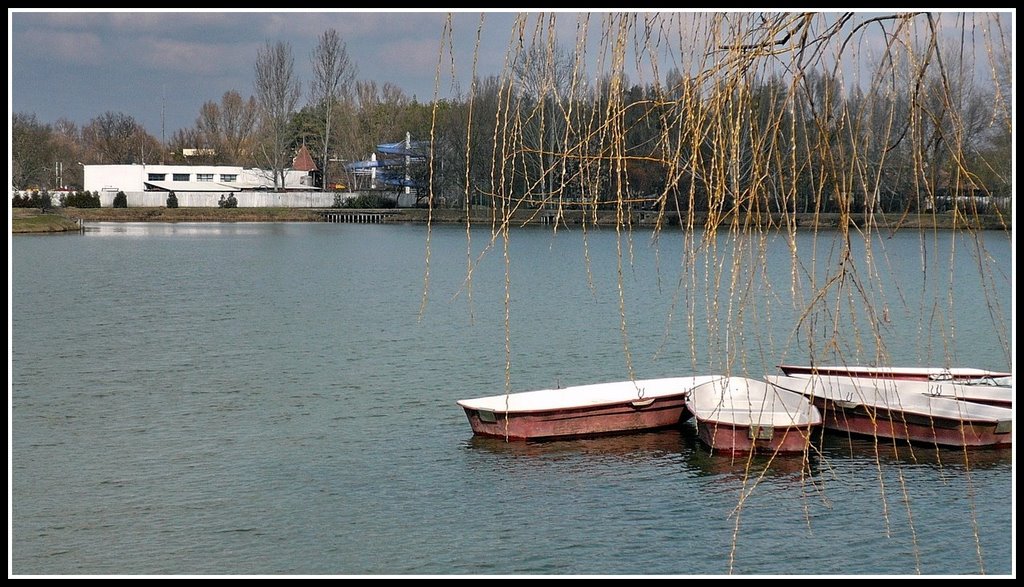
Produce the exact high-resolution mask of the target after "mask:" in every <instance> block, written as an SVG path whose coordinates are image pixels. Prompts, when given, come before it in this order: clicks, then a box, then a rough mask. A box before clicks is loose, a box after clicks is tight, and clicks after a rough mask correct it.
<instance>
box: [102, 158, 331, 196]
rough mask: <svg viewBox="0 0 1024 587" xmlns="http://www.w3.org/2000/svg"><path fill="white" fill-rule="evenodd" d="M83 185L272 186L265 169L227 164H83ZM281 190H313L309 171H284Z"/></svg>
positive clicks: (132, 188)
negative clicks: (282, 188)
mask: <svg viewBox="0 0 1024 587" xmlns="http://www.w3.org/2000/svg"><path fill="white" fill-rule="evenodd" d="M83 168H84V179H83V181H82V183H83V188H84V189H85V190H86V191H90V192H100V193H101V194H103V193H104V192H113V193H116V192H119V191H120V192H125V193H128V192H172V191H173V192H219V193H226V192H239V191H247V190H259V191H268V190H273V189H274V176H273V173H272V172H271V171H268V170H265V169H252V168H244V167H235V166H231V165H84V166H83ZM284 189H285V190H299V191H307V192H308V191H314V190H317V189H318V188H317V187H316V186H315V185H314V181H313V176H312V175H311V173H310V172H309V171H300V170H295V169H289V170H286V171H285V177H284Z"/></svg>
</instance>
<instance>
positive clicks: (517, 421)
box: [456, 375, 721, 440]
mask: <svg viewBox="0 0 1024 587" xmlns="http://www.w3.org/2000/svg"><path fill="white" fill-rule="evenodd" d="M717 379H721V376H719V375H702V376H694V377H666V378H661V379H639V380H629V381H615V382H608V383H594V384H589V385H577V386H572V387H565V388H558V389H541V390H536V391H525V392H519V393H509V394H502V395H493V396H488V397H480V398H474V399H465V400H459V401H458V402H456V403H457V404H458V405H459V406H460V407H462V408H463V410H465V412H466V417H467V418H468V419H469V424H470V427H471V428H472V429H473V433H474V434H479V435H482V436H493V437H498V438H506V439H510V440H544V439H556V438H572V437H578V436H592V435H600V434H615V433H622V432H631V431H640V430H653V429H658V428H667V427H670V426H676V425H678V424H679V423H680V421H681V420H682V419H683V418H682V416H683V412H684V411H685V410H686V395H687V393H688V392H689V391H690V390H691V389H693V388H694V387H696V386H698V385H701V384H704V383H707V382H710V381H714V380H717Z"/></svg>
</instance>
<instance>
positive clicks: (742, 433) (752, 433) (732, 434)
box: [697, 420, 812, 454]
mask: <svg viewBox="0 0 1024 587" xmlns="http://www.w3.org/2000/svg"><path fill="white" fill-rule="evenodd" d="M811 428H812V427H811V426H786V427H780V426H763V427H758V426H737V425H735V424H729V423H725V422H715V421H710V420H705V421H702V420H697V437H698V438H700V440H701V441H702V442H703V443H704V444H706V445H708V446H709V447H711V449H712V450H718V451H727V452H733V453H751V452H753V453H768V454H774V453H779V452H803V451H805V450H806V449H807V446H808V445H809V444H810V433H811Z"/></svg>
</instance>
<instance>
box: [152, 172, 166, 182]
mask: <svg viewBox="0 0 1024 587" xmlns="http://www.w3.org/2000/svg"><path fill="white" fill-rule="evenodd" d="M165 179H167V174H166V173H150V174H149V181H163V180H165Z"/></svg>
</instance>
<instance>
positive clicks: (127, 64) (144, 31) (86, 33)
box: [8, 9, 963, 139]
mask: <svg viewBox="0 0 1024 587" xmlns="http://www.w3.org/2000/svg"><path fill="white" fill-rule="evenodd" d="M86 10H88V9H86ZM446 16H447V13H446V12H440V11H421V12H381V11H374V12H352V11H346V12H340V11H338V12H319V13H312V12H307V11H291V12H282V11H274V12H269V11H264V12H258V11H248V12H245V11H236V12H224V11H222V10H218V11H216V12H213V11H210V12H195V11H193V12H180V11H175V12H168V11H162V10H153V9H147V11H144V12H142V11H135V12H128V11H122V12H110V11H92V12H81V11H79V12H69V11H58V10H54V9H34V10H31V11H29V10H27V9H16V10H14V9H8V25H9V29H10V30H9V35H8V43H9V48H8V59H9V64H8V66H9V67H8V71H9V77H10V79H9V87H8V91H9V107H10V110H11V112H24V113H34V114H35V115H36V117H37V119H38V120H39V121H40V122H43V123H53V122H55V121H56V120H57V119H59V118H61V117H66V118H69V119H71V120H73V121H75V122H76V123H78V124H79V126H82V125H85V124H87V123H88V122H89V121H90V120H91V119H93V118H95V117H97V116H99V115H100V114H103V113H104V112H107V111H113V112H123V113H126V114H129V115H131V116H132V117H134V118H135V119H136V120H137V121H139V122H141V123H142V124H143V125H144V126H145V127H146V130H147V131H148V132H149V133H150V134H151V135H153V136H154V137H156V138H157V139H169V138H170V137H171V135H172V134H173V133H174V132H175V131H176V130H179V129H181V128H186V127H191V126H193V125H194V123H195V120H196V117H197V116H198V114H199V109H200V106H201V105H202V104H203V103H204V102H207V101H210V100H213V101H218V102H219V101H220V98H221V96H222V95H223V94H224V92H226V91H229V90H236V91H238V92H239V93H240V94H242V95H243V96H244V97H248V96H250V95H252V94H253V93H254V91H253V77H254V76H253V69H254V65H255V62H256V56H257V53H258V51H259V50H260V48H262V47H263V46H264V45H265V43H266V42H267V41H271V42H276V41H286V42H288V43H290V44H291V47H292V51H293V56H294V57H295V67H296V76H297V77H298V79H299V80H301V82H302V84H303V93H304V95H303V97H302V98H300V106H301V105H304V104H305V103H306V93H307V92H308V87H309V80H310V79H311V77H312V76H311V67H310V59H309V55H310V52H311V51H312V49H313V48H314V46H315V45H316V42H317V37H318V36H319V35H320V34H321V33H322V32H323V31H325V30H327V29H330V28H333V29H335V30H337V31H338V33H339V34H340V36H341V38H342V40H344V41H345V43H346V45H347V48H348V52H349V55H350V57H351V59H352V61H353V62H354V63H355V64H356V65H357V67H358V79H361V80H373V81H376V82H377V83H378V84H383V83H385V82H390V83H392V84H394V85H397V86H398V87H400V88H402V89H403V90H404V91H405V92H406V93H407V94H408V95H410V96H415V97H416V98H417V99H418V100H419V101H421V102H430V101H431V100H432V99H433V97H434V91H435V73H436V71H437V66H438V56H439V47H440V42H441V39H442V35H443V33H444V30H445V19H446ZM452 16H453V18H452V34H451V45H452V56H451V58H449V57H448V55H447V53H446V54H445V55H444V57H445V60H444V62H443V63H442V68H443V74H444V76H443V79H442V82H441V83H440V94H439V95H440V96H441V97H448V96H450V95H451V90H452V85H453V84H452V82H451V77H450V72H451V69H452V61H454V67H455V71H456V79H457V80H458V82H459V83H460V84H462V89H463V90H466V89H467V88H468V84H469V80H470V72H471V71H472V67H473V58H474V45H475V43H476V37H477V30H478V27H479V25H480V19H481V13H480V11H479V9H477V10H476V11H468V10H467V11H464V12H455V13H453V15H452ZM578 16H579V15H578V14H576V13H572V12H558V13H556V23H555V32H556V36H557V37H558V38H559V39H560V42H563V43H564V44H566V45H568V46H569V47H572V46H573V45H574V43H575V38H576V34H577V23H578V21H579V18H578ZM603 16H604V15H603V14H602V13H593V14H591V22H592V24H591V27H592V29H593V31H594V34H595V35H599V34H600V32H601V28H602V27H601V26H600V21H601V19H602V17H603ZM516 17H517V14H516V13H514V12H511V11H495V10H493V9H488V10H487V12H486V13H485V14H484V18H483V28H482V31H481V37H480V51H479V61H478V63H477V71H478V72H479V73H480V74H481V75H482V76H486V75H490V74H497V73H500V71H501V69H502V67H503V64H504V60H505V57H506V54H507V52H508V48H509V46H510V36H511V32H512V30H513V23H514V22H515V20H516ZM536 18H537V16H536V15H531V16H530V17H529V20H528V27H529V29H533V28H534V27H536V24H537V20H536ZM960 28H963V27H960ZM677 38H678V35H677ZM678 53H679V51H677V54H678ZM683 53H685V51H683ZM588 57H591V58H593V57H594V55H589V56H588ZM635 77H643V76H642V75H635ZM635 77H634V81H640V80H636V79H635ZM647 81H649V80H647Z"/></svg>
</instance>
